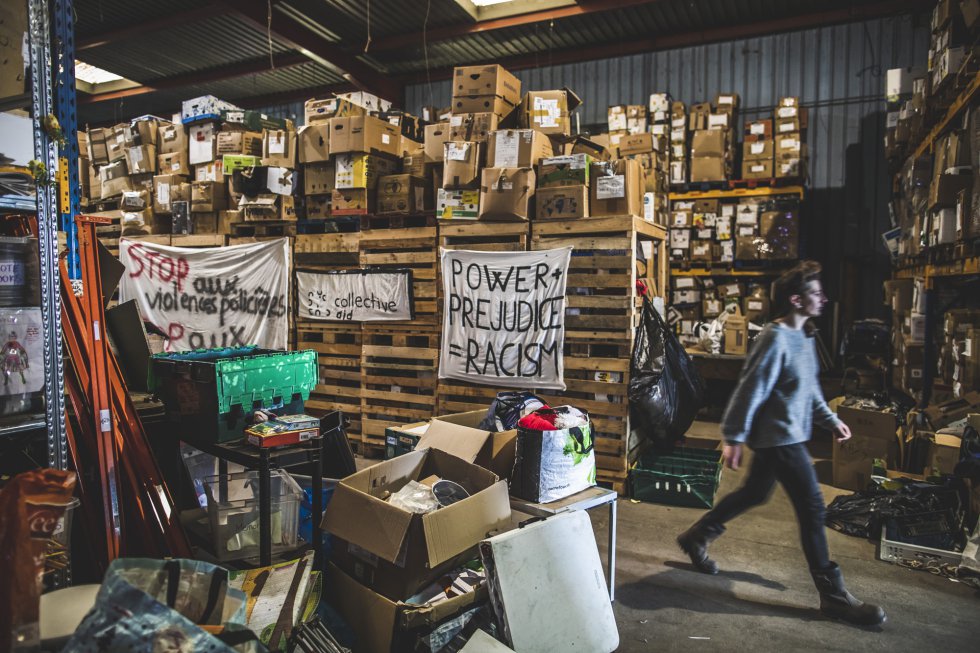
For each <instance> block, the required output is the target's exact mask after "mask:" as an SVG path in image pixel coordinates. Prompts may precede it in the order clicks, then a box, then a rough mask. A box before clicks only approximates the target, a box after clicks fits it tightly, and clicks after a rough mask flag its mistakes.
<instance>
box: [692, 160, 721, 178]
mask: <svg viewBox="0 0 980 653" xmlns="http://www.w3.org/2000/svg"><path fill="white" fill-rule="evenodd" d="M728 171H729V162H728V160H727V159H725V158H724V157H699V158H696V159H691V181H692V182H699V181H725V180H726V179H728Z"/></svg>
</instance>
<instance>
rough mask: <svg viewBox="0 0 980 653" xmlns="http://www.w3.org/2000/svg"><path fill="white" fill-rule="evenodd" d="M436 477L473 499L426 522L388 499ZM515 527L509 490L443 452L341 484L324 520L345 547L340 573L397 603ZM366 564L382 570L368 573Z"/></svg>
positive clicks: (419, 454) (402, 460) (383, 465)
mask: <svg viewBox="0 0 980 653" xmlns="http://www.w3.org/2000/svg"><path fill="white" fill-rule="evenodd" d="M430 428H431V425H430ZM430 476H437V477H438V478H440V479H447V480H451V481H455V482H457V483H459V484H461V485H462V486H463V487H464V488H465V489H466V490H467V491H468V492H469V493H470V496H469V497H467V498H466V499H463V500H461V501H458V502H456V503H454V504H452V505H450V506H446V507H443V508H441V509H439V510H437V511H435V512H430V513H428V514H425V515H418V514H413V513H410V512H408V511H406V510H402V509H400V508H398V507H396V506H393V505H392V504H390V503H388V502H387V501H385V500H384V499H383V497H386V496H387V494H388V493H392V492H396V491H397V490H399V489H400V488H401V487H402V486H403V485H405V484H406V483H407V482H408V481H413V480H414V481H419V480H422V479H425V478H428V477H430ZM509 523H510V500H509V497H508V492H507V482H506V481H501V480H499V477H498V476H497V475H496V474H494V473H493V472H490V471H488V470H486V469H483V468H482V467H478V466H477V465H474V464H473V463H470V462H467V461H466V460H464V459H463V458H461V457H458V456H455V455H453V454H451V453H448V452H446V451H443V450H441V449H435V448H426V449H419V450H416V451H413V452H411V453H408V454H405V455H403V456H399V457H398V458H393V459H391V460H386V461H383V462H380V463H378V464H376V465H372V466H371V467H368V468H367V469H364V470H362V471H360V472H357V473H355V474H352V475H350V476H348V477H347V478H345V479H343V480H341V481H340V482H339V483H337V485H336V486H335V488H334V493H333V498H332V499H331V500H330V503H329V504H328V505H327V509H326V513H325V515H324V517H323V528H324V530H326V531H327V532H329V533H331V534H332V535H334V536H335V537H337V538H340V540H341V541H340V542H336V545H337V546H335V549H334V561H335V562H336V564H337V566H338V567H340V568H341V569H344V571H347V572H349V573H352V574H353V575H354V577H355V578H358V580H361V582H362V583H363V584H365V585H367V586H368V587H370V588H371V589H373V590H374V591H376V592H378V593H379V594H383V595H384V596H387V597H389V598H394V599H396V600H397V599H399V598H402V599H403V598H406V597H409V596H411V595H412V594H414V593H415V592H416V591H417V590H419V589H420V588H422V587H424V586H425V585H426V584H428V583H429V582H431V581H432V580H434V579H435V578H437V577H438V575H439V574H440V572H441V571H442V569H443V568H444V566H445V565H447V564H451V563H452V562H453V561H454V560H455V559H457V558H458V557H459V556H461V555H464V554H467V553H469V552H472V551H473V550H474V547H475V546H476V545H477V544H478V543H479V542H480V540H482V539H483V538H484V537H486V534H487V532H489V531H492V530H495V529H500V528H505V527H506V526H507V525H509ZM348 543H349V544H354V545H356V546H357V547H359V549H360V550H363V551H365V552H366V553H367V555H364V556H363V557H362V558H361V559H357V558H355V557H354V556H353V555H349V553H350V549H349V548H348V547H347V546H346V544H348ZM363 558H368V559H369V560H372V561H376V565H374V566H373V568H372V569H371V570H368V569H366V565H365V564H364V560H363ZM368 571H373V572H374V573H365V572H368ZM358 572H360V573H358Z"/></svg>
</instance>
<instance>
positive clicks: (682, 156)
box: [670, 101, 688, 184]
mask: <svg viewBox="0 0 980 653" xmlns="http://www.w3.org/2000/svg"><path fill="white" fill-rule="evenodd" d="M687 154H688V152H687V107H686V106H684V103H683V102H676V101H675V102H671V103H670V183H671V184H686V183H687V170H688V157H687Z"/></svg>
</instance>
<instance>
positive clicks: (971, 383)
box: [939, 308, 980, 397]
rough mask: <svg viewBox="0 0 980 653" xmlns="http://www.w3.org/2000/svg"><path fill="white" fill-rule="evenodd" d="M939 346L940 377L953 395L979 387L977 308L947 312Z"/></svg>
mask: <svg viewBox="0 0 980 653" xmlns="http://www.w3.org/2000/svg"><path fill="white" fill-rule="evenodd" d="M941 342H942V344H941V346H940V348H939V377H940V380H941V381H942V383H943V384H945V385H948V386H950V387H951V388H952V393H953V396H954V397H962V396H963V395H964V394H966V393H968V392H970V391H972V390H975V389H977V388H978V387H980V309H977V308H958V309H951V310H949V311H947V312H946V314H945V316H944V320H943V333H942V341H941Z"/></svg>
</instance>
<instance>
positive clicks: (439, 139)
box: [424, 122, 452, 163]
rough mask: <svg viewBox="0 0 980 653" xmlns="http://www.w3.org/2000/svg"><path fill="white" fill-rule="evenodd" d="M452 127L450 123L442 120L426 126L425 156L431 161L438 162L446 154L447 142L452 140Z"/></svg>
mask: <svg viewBox="0 0 980 653" xmlns="http://www.w3.org/2000/svg"><path fill="white" fill-rule="evenodd" d="M451 132H452V128H451V127H450V125H449V123H446V122H440V123H436V124H434V125H426V126H425V142H424V147H425V158H426V160H427V161H429V162H430V163H437V162H441V161H442V160H443V157H444V156H445V144H446V142H447V141H449V140H450V138H449V136H450V134H451Z"/></svg>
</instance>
